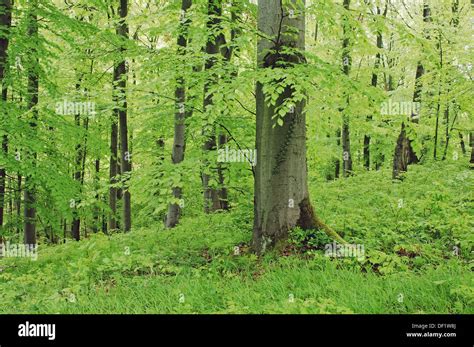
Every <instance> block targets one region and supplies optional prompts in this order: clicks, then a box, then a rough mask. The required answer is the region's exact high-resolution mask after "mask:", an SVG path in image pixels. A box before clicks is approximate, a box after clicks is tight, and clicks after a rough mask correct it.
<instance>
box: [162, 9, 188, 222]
mask: <svg viewBox="0 0 474 347" xmlns="http://www.w3.org/2000/svg"><path fill="white" fill-rule="evenodd" d="M191 5H192V0H182V1H181V16H182V18H181V25H180V33H179V35H178V41H177V43H178V55H179V56H180V57H181V58H184V57H185V56H186V47H187V45H188V28H189V25H190V21H189V19H188V18H186V12H187V11H188V9H189V8H190V7H191ZM174 95H175V100H176V101H175V115H174V139H173V152H172V154H171V160H172V162H173V164H175V165H177V164H179V163H181V162H182V161H183V160H184V153H185V150H186V124H185V121H186V117H187V115H186V107H185V106H186V82H185V79H184V76H183V75H180V76H179V77H178V78H177V79H176V89H175V92H174ZM173 198H174V199H176V200H180V199H181V198H182V188H181V187H178V186H176V187H173ZM180 215H181V207H180V204H179V202H173V203H171V204H169V206H168V213H167V215H166V221H165V226H166V227H167V228H173V227H175V226H176V225H177V224H178V222H179V217H180Z"/></svg>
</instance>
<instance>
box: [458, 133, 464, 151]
mask: <svg viewBox="0 0 474 347" xmlns="http://www.w3.org/2000/svg"><path fill="white" fill-rule="evenodd" d="M458 134H459V144H460V145H461V152H462V154H463V155H466V144H465V143H464V137H463V136H462V132H460V131H459V132H458Z"/></svg>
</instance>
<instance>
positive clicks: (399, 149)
mask: <svg viewBox="0 0 474 347" xmlns="http://www.w3.org/2000/svg"><path fill="white" fill-rule="evenodd" d="M423 21H424V22H425V23H427V22H430V21H431V10H430V7H429V6H428V4H427V3H426V2H425V3H424V4H423ZM425 38H427V39H428V38H429V34H428V33H427V32H426V31H425ZM424 73H425V69H424V67H423V64H422V63H421V62H420V61H419V62H418V64H417V66H416V74H415V89H414V92H413V102H420V101H421V92H422V89H423V85H422V82H421V77H422V76H423V75H424ZM419 118H420V115H419V114H415V113H412V114H411V116H410V120H411V122H413V123H418V121H419ZM412 141H413V139H409V138H408V137H407V131H406V126H405V124H404V122H402V130H401V131H400V135H399V136H398V140H397V145H396V146H395V153H394V156H393V171H392V177H393V178H394V179H395V178H398V177H399V176H400V174H401V173H402V172H406V171H407V170H408V165H411V164H416V163H418V162H419V159H418V156H417V155H416V153H415V151H414V150H413V146H412Z"/></svg>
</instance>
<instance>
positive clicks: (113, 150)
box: [108, 72, 118, 231]
mask: <svg viewBox="0 0 474 347" xmlns="http://www.w3.org/2000/svg"><path fill="white" fill-rule="evenodd" d="M114 80H115V72H114ZM114 89H115V87H114ZM114 92H115V93H116V91H114ZM114 99H116V97H115V96H114ZM117 116H118V113H117V110H116V109H114V111H113V117H112V125H111V128H110V167H109V177H110V184H111V186H110V188H109V208H110V215H109V225H108V230H109V231H114V230H115V229H117V188H116V187H115V186H113V185H115V184H116V183H117V145H118V127H117Z"/></svg>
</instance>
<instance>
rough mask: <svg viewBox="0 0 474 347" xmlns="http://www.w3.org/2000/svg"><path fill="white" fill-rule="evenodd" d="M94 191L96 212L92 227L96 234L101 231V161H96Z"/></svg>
mask: <svg viewBox="0 0 474 347" xmlns="http://www.w3.org/2000/svg"><path fill="white" fill-rule="evenodd" d="M94 169H95V171H94V190H95V192H96V193H95V205H94V212H93V219H94V222H93V225H92V231H93V232H94V233H96V232H98V231H99V214H100V208H99V204H100V195H99V189H100V159H96V160H95V162H94Z"/></svg>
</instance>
